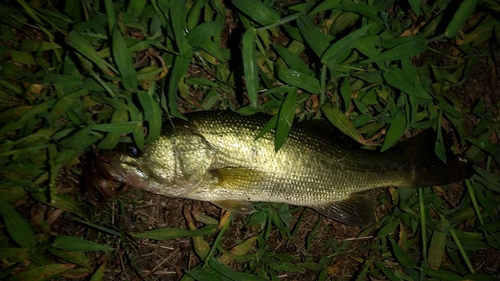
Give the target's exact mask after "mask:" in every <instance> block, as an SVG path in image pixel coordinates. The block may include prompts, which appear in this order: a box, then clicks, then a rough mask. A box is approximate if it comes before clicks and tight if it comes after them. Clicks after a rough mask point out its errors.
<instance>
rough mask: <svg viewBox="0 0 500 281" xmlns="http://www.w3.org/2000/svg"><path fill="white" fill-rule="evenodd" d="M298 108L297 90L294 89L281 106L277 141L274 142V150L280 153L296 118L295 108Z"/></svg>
mask: <svg viewBox="0 0 500 281" xmlns="http://www.w3.org/2000/svg"><path fill="white" fill-rule="evenodd" d="M296 106H297V89H294V90H292V91H290V92H288V94H287V95H286V98H285V100H284V101H283V103H282V104H281V108H280V112H279V118H278V125H277V126H276V139H275V140H274V150H275V151H276V152H278V150H279V149H280V148H281V146H282V145H283V144H284V143H285V140H286V138H287V137H288V133H290V130H291V129H292V124H293V122H294V118H295V108H296Z"/></svg>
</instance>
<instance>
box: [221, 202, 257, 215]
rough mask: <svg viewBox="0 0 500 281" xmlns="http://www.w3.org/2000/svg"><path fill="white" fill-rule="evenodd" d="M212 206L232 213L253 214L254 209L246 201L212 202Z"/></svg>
mask: <svg viewBox="0 0 500 281" xmlns="http://www.w3.org/2000/svg"><path fill="white" fill-rule="evenodd" d="M212 204H214V205H215V206H217V207H219V208H222V209H224V210H228V211H230V212H233V213H239V214H251V213H253V212H255V208H254V207H253V206H252V204H250V203H249V202H247V201H236V200H221V201H215V202H212Z"/></svg>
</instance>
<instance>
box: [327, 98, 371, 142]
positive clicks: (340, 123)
mask: <svg viewBox="0 0 500 281" xmlns="http://www.w3.org/2000/svg"><path fill="white" fill-rule="evenodd" d="M321 111H323V113H324V114H325V117H326V118H327V119H328V120H330V122H331V123H332V124H333V125H334V126H335V127H337V128H338V129H339V130H340V131H341V132H342V133H344V134H345V135H348V136H349V137H351V138H352V139H353V140H355V141H357V142H358V143H360V144H363V145H373V143H371V142H368V141H366V140H365V139H364V138H363V137H362V136H361V135H360V134H359V133H358V131H357V130H356V128H354V126H353V125H352V123H351V121H349V119H347V117H345V115H344V113H342V111H340V109H338V108H336V107H330V106H326V105H324V106H322V107H321Z"/></svg>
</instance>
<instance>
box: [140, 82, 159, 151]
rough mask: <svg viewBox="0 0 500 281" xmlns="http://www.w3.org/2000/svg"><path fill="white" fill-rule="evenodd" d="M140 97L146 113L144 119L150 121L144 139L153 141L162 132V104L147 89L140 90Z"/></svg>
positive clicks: (143, 110)
mask: <svg viewBox="0 0 500 281" xmlns="http://www.w3.org/2000/svg"><path fill="white" fill-rule="evenodd" d="M138 98H139V102H140V103H141V107H142V112H143V113H144V119H145V120H147V121H148V134H147V136H146V139H145V140H144V141H145V142H153V141H155V140H157V139H158V137H159V136H160V134H161V128H162V116H161V110H160V106H159V105H158V103H157V102H156V101H154V100H153V98H152V97H151V96H150V95H149V94H148V93H147V92H146V91H140V92H139V93H138Z"/></svg>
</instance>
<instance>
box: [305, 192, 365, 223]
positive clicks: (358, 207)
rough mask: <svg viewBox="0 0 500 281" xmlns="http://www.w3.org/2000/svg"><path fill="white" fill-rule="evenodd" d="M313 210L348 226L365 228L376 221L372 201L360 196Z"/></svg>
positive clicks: (351, 196)
mask: <svg viewBox="0 0 500 281" xmlns="http://www.w3.org/2000/svg"><path fill="white" fill-rule="evenodd" d="M312 208H313V209H315V210H316V211H318V212H320V213H321V214H323V215H324V216H326V217H329V218H331V219H334V220H336V221H339V222H341V223H344V224H348V225H355V226H363V225H367V224H369V223H371V222H373V220H374V206H373V203H372V201H370V200H369V199H368V198H366V197H364V196H361V195H358V194H352V195H350V196H349V197H348V198H346V199H344V200H342V201H337V202H333V203H331V204H327V205H321V206H312Z"/></svg>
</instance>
